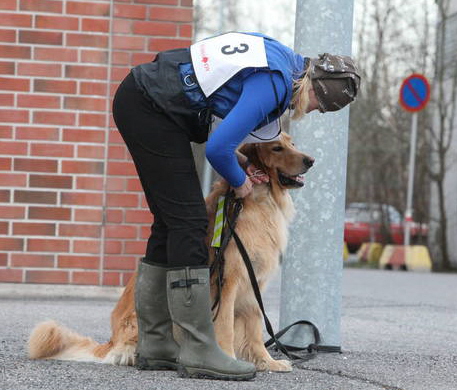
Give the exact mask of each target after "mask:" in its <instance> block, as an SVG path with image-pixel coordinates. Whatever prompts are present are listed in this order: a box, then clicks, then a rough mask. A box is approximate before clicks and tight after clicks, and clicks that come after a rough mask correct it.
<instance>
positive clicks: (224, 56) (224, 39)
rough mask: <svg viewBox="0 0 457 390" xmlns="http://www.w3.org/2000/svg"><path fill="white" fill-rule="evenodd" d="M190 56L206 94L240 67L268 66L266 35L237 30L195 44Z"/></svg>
mask: <svg viewBox="0 0 457 390" xmlns="http://www.w3.org/2000/svg"><path fill="white" fill-rule="evenodd" d="M190 55H191V57H192V65H193V67H194V70H195V76H196V77H197V80H198V83H199V84H200V87H201V89H202V91H203V93H204V94H205V96H206V97H208V96H210V95H211V94H212V93H213V92H214V91H216V90H217V89H219V88H220V87H221V86H222V85H224V84H225V83H226V82H227V81H228V80H230V79H231V78H232V77H233V76H234V75H236V74H237V73H238V72H239V71H240V70H242V69H245V68H251V67H255V68H264V67H267V66H268V62H267V53H266V51H265V43H264V41H263V37H258V36H255V35H248V34H242V33H235V32H232V33H227V34H223V35H218V36H216V37H213V38H208V39H204V40H203V41H199V42H197V43H194V44H193V45H192V46H191V47H190Z"/></svg>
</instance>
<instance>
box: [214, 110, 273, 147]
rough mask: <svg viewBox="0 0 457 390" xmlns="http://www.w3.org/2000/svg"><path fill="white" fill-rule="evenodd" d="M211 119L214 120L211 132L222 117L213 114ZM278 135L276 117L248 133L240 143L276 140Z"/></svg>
mask: <svg viewBox="0 0 457 390" xmlns="http://www.w3.org/2000/svg"><path fill="white" fill-rule="evenodd" d="M213 119H214V120H213V123H212V126H211V133H212V132H213V131H214V130H216V129H217V127H218V126H219V125H220V123H221V121H222V119H221V118H219V117H217V116H213ZM279 137H280V135H279V119H276V120H275V121H274V122H271V123H269V124H268V125H265V126H263V127H261V128H260V129H258V130H256V131H253V132H252V133H250V134H248V135H247V136H246V138H245V139H244V140H243V141H241V144H255V143H259V142H272V141H277V140H278V139H279Z"/></svg>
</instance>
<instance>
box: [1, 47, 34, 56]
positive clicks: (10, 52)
mask: <svg viewBox="0 0 457 390" xmlns="http://www.w3.org/2000/svg"><path fill="white" fill-rule="evenodd" d="M30 55H31V49H30V47H28V46H9V45H0V58H24V59H25V58H30Z"/></svg>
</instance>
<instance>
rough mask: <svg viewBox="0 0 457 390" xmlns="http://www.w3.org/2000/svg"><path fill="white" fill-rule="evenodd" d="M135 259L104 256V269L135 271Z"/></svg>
mask: <svg viewBox="0 0 457 390" xmlns="http://www.w3.org/2000/svg"><path fill="white" fill-rule="evenodd" d="M136 266H137V259H136V257H135V256H106V257H105V261H104V264H103V268H104V269H118V270H135V269H136Z"/></svg>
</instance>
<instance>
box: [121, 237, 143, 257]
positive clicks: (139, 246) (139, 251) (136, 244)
mask: <svg viewBox="0 0 457 390" xmlns="http://www.w3.org/2000/svg"><path fill="white" fill-rule="evenodd" d="M146 244H147V241H146V240H144V241H126V242H125V244H124V253H125V254H133V255H144V253H145V251H146Z"/></svg>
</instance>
